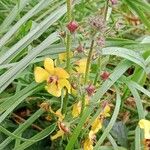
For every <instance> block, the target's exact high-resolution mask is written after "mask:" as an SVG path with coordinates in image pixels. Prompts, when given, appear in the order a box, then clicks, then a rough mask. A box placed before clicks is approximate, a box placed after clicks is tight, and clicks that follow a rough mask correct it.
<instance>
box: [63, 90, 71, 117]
mask: <svg viewBox="0 0 150 150" xmlns="http://www.w3.org/2000/svg"><path fill="white" fill-rule="evenodd" d="M63 100H64V101H63V108H62V114H66V111H67V105H68V100H69V93H68V91H67V92H66V96H65V98H64V99H63Z"/></svg>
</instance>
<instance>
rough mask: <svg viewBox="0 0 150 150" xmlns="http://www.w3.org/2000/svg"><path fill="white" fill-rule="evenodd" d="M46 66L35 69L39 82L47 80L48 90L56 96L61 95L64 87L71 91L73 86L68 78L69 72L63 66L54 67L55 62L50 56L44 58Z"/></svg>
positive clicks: (36, 78) (36, 79)
mask: <svg viewBox="0 0 150 150" xmlns="http://www.w3.org/2000/svg"><path fill="white" fill-rule="evenodd" d="M44 68H45V69H43V68H41V67H36V68H35V70H34V76H35V81H36V82H37V83H41V82H43V81H47V86H46V87H45V88H46V90H47V91H48V92H49V93H50V94H52V95H54V96H56V97H60V96H61V91H62V89H63V88H64V87H66V88H67V89H68V92H69V93H70V88H71V86H70V83H69V81H68V80H67V79H68V78H69V74H68V73H67V72H66V71H65V70H64V69H63V68H59V67H54V62H53V60H52V59H50V58H46V59H45V60H44Z"/></svg>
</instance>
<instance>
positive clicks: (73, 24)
mask: <svg viewBox="0 0 150 150" xmlns="http://www.w3.org/2000/svg"><path fill="white" fill-rule="evenodd" d="M78 27H79V25H78V23H77V22H76V21H71V22H69V24H68V25H67V28H68V30H69V31H70V32H71V33H74V32H75V31H76V30H77V28H78Z"/></svg>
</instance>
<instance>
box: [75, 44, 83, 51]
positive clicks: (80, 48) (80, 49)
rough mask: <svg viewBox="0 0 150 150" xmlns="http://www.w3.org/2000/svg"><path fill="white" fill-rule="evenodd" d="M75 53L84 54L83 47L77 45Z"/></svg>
mask: <svg viewBox="0 0 150 150" xmlns="http://www.w3.org/2000/svg"><path fill="white" fill-rule="evenodd" d="M76 51H77V52H78V53H82V52H84V47H83V46H82V45H81V44H79V46H78V47H77V48H76Z"/></svg>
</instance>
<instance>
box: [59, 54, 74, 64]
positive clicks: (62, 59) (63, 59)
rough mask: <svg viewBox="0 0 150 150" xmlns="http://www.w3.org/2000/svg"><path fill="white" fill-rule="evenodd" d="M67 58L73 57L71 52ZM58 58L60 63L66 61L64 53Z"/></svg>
mask: <svg viewBox="0 0 150 150" xmlns="http://www.w3.org/2000/svg"><path fill="white" fill-rule="evenodd" d="M69 57H70V58H71V57H73V52H70V54H69ZM58 58H59V61H60V62H63V61H66V60H67V53H66V52H65V53H61V54H59V55H58Z"/></svg>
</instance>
